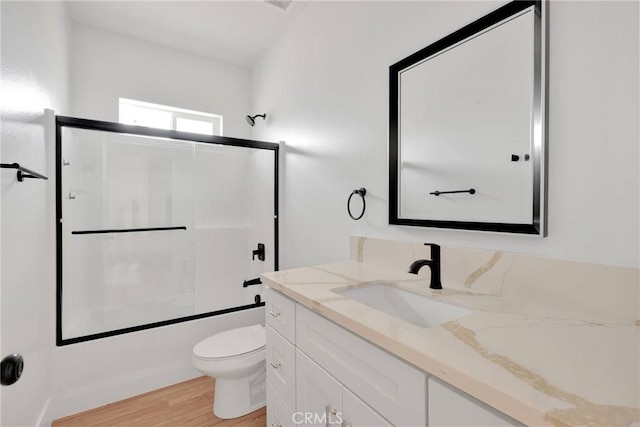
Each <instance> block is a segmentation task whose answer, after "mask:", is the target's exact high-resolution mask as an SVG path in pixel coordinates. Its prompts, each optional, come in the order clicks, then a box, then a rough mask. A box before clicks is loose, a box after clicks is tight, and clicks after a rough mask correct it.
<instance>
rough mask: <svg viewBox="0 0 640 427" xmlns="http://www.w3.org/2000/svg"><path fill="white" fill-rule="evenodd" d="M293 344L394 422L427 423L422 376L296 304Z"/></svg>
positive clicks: (361, 339) (411, 367)
mask: <svg viewBox="0 0 640 427" xmlns="http://www.w3.org/2000/svg"><path fill="white" fill-rule="evenodd" d="M296 316H297V325H296V343H297V346H298V348H300V349H301V350H302V351H304V352H305V353H306V354H307V355H308V356H309V357H311V358H312V359H313V360H315V361H316V362H317V363H318V364H319V365H320V366H322V367H323V368H325V369H326V370H327V371H329V372H331V374H332V375H333V376H335V377H336V379H337V380H338V381H340V382H341V383H342V384H344V385H345V386H346V387H348V388H349V389H350V390H352V391H353V392H354V393H355V394H357V395H358V396H359V397H360V398H361V399H362V400H364V401H365V402H366V403H367V404H368V405H369V406H371V407H373V408H375V410H376V411H378V412H379V413H380V414H381V415H382V416H383V417H385V418H386V419H387V420H389V421H390V422H391V423H393V424H395V425H414V426H415V425H418V426H420V425H427V424H426V421H427V416H426V405H425V402H426V401H427V396H426V389H427V384H426V375H425V373H424V372H422V371H421V370H419V369H416V368H414V367H413V366H411V365H409V364H407V363H405V362H403V361H401V360H400V359H398V358H397V357H395V356H393V355H391V354H389V353H387V352H386V351H384V350H382V349H380V348H378V347H376V346H375V345H373V344H371V343H370V342H368V341H366V340H365V339H363V338H360V337H358V336H356V335H354V334H352V333H351V332H349V331H347V330H346V329H344V328H342V327H340V326H338V325H336V324H335V323H333V322H331V321H329V320H327V319H325V318H324V317H322V316H319V315H317V314H315V313H313V312H312V311H311V310H309V309H307V308H305V307H302V306H301V305H298V307H297V311H296Z"/></svg>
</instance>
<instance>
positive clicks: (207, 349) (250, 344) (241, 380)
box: [191, 325, 266, 419]
mask: <svg viewBox="0 0 640 427" xmlns="http://www.w3.org/2000/svg"><path fill="white" fill-rule="evenodd" d="M265 343H266V334H265V329H264V326H262V325H253V326H247V327H244V328H237V329H231V330H229V331H225V332H221V333H219V334H216V335H213V336H211V337H209V338H206V339H204V340H202V341H200V342H199V343H198V344H196V345H195V347H193V354H192V358H191V361H192V363H193V366H194V367H195V368H196V369H197V370H199V371H200V372H202V373H203V374H205V375H208V376H210V377H213V378H215V380H216V382H215V391H214V396H213V413H214V415H215V416H216V417H218V418H223V419H229V418H237V417H241V416H243V415H246V414H248V413H249V412H253V411H255V410H256V409H259V408H261V407H263V406H264V405H265V399H266V365H265V357H266V350H265Z"/></svg>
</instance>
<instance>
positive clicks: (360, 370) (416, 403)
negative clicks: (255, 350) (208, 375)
mask: <svg viewBox="0 0 640 427" xmlns="http://www.w3.org/2000/svg"><path fill="white" fill-rule="evenodd" d="M265 299H266V324H267V326H266V332H267V345H266V351H267V356H266V359H267V426H268V427H284V426H295V425H304V426H311V425H318V426H320V425H322V426H325V427H326V426H329V425H333V426H338V425H342V427H348V426H351V427H356V426H389V425H395V426H468V425H474V426H522V424H520V423H518V422H517V421H516V420H514V419H512V418H510V417H508V416H506V415H505V414H502V413H501V412H499V411H497V410H496V409H494V408H492V407H490V406H488V405H486V404H484V403H482V402H480V401H479V400H477V399H475V398H473V397H471V396H469V395H467V394H466V393H464V392H462V391H460V390H457V389H455V388H454V387H451V386H450V385H448V384H446V383H444V382H442V381H440V380H438V379H436V378H434V377H431V376H428V374H426V373H425V372H424V371H422V370H420V369H417V368H415V367H414V366H412V365H409V364H408V363H406V362H404V361H402V360H400V359H399V358H397V357H396V356H393V355H392V354H390V353H388V352H387V351H385V350H382V349H381V348H379V347H377V346H376V345H374V344H372V343H371V342H369V341H367V340H365V339H363V338H361V337H359V336H357V335H355V334H353V333H351V332H349V331H347V330H346V329H344V328H342V327H340V326H338V325H337V324H335V323H333V322H332V321H330V320H328V319H326V318H325V317H323V316H320V315H318V314H316V313H314V312H313V311H311V310H309V309H308V308H306V307H304V306H302V305H300V304H297V303H296V302H294V301H293V300H291V299H289V298H287V297H285V296H283V295H282V294H280V293H278V292H276V291H274V290H272V289H267V290H266V292H265ZM427 414H428V416H427ZM327 420H328V421H329V424H327Z"/></svg>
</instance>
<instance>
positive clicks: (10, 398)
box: [0, 1, 70, 426]
mask: <svg viewBox="0 0 640 427" xmlns="http://www.w3.org/2000/svg"><path fill="white" fill-rule="evenodd" d="M0 7H1V8H2V38H1V40H2V86H1V88H2V93H1V95H0V103H1V104H0V105H1V111H2V113H1V120H2V129H1V133H0V136H1V139H2V144H1V153H2V161H3V162H7V163H12V162H19V163H20V164H23V165H24V166H26V167H28V168H30V169H33V170H35V171H38V172H41V173H43V174H45V175H48V176H49V177H52V178H53V176H54V169H53V168H52V167H51V166H52V165H51V164H50V163H49V162H48V158H47V156H48V154H47V153H48V151H50V150H51V148H52V146H51V142H52V139H51V136H52V135H51V124H52V123H53V122H52V121H51V119H52V117H51V116H48V117H45V111H44V109H45V108H52V109H55V110H56V111H57V112H58V113H68V110H67V89H68V72H67V61H68V44H69V41H68V32H69V26H70V24H69V22H68V20H67V17H66V11H65V8H64V6H63V5H62V4H61V3H58V2H7V1H3V2H1V3H0ZM0 179H1V180H2V181H1V182H2V239H1V242H2V288H1V289H2V320H1V323H2V356H4V355H5V354H8V353H12V352H18V353H21V354H22V355H23V356H24V359H25V369H24V374H23V377H22V378H21V379H20V381H18V382H17V383H15V384H14V385H12V386H10V387H2V406H3V411H2V420H1V421H0V424H2V425H6V426H24V425H29V426H33V425H37V424H39V423H42V424H43V425H47V424H48V422H49V421H50V418H49V415H47V413H46V408H47V405H48V402H49V397H50V384H51V376H50V370H51V363H50V355H51V347H52V345H53V340H54V336H55V335H54V332H55V330H54V327H53V325H52V322H51V320H52V319H53V313H54V309H55V303H54V300H53V299H52V296H53V293H54V291H55V280H54V276H53V274H54V267H55V266H54V264H53V260H54V258H53V254H54V250H55V246H54V242H55V240H54V235H53V225H54V223H53V220H54V219H53V218H54V217H53V205H52V204H51V202H52V200H51V195H52V194H53V193H52V191H53V186H54V182H53V179H50V180H49V181H42V180H26V181H25V182H21V183H20V182H17V180H16V173H15V171H9V170H6V169H3V170H2V172H0Z"/></svg>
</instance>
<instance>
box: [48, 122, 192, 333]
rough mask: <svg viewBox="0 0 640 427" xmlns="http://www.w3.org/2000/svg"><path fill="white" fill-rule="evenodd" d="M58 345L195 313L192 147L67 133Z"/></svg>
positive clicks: (70, 130) (65, 130)
mask: <svg viewBox="0 0 640 427" xmlns="http://www.w3.org/2000/svg"><path fill="white" fill-rule="evenodd" d="M60 149H61V155H62V166H61V171H60V178H61V179H60V185H61V196H62V197H61V198H60V199H61V200H60V201H59V202H60V204H61V210H62V212H61V213H62V215H61V216H62V218H63V222H62V248H63V257H62V266H61V267H62V271H63V272H64V286H63V287H62V292H61V298H60V301H59V303H61V305H62V306H61V307H60V316H61V319H60V320H61V328H60V329H61V330H60V331H59V334H60V335H61V336H59V337H58V338H59V339H62V340H65V341H69V340H71V341H72V340H74V339H79V338H80V337H86V336H91V335H96V334H97V335H100V334H107V333H109V332H110V331H114V330H122V329H126V328H134V327H136V326H139V325H146V324H153V323H157V322H162V321H166V320H170V319H174V318H179V317H184V316H189V315H191V314H193V313H194V280H193V275H194V250H193V245H194V208H193V206H194V203H193V197H194V195H193V189H194V182H193V180H194V174H193V162H194V143H193V142H190V141H178V140H170V139H163V138H153V137H147V136H139V135H129V134H120V133H110V132H100V131H95V130H86V129H75V128H63V129H62V141H61V147H60Z"/></svg>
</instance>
